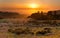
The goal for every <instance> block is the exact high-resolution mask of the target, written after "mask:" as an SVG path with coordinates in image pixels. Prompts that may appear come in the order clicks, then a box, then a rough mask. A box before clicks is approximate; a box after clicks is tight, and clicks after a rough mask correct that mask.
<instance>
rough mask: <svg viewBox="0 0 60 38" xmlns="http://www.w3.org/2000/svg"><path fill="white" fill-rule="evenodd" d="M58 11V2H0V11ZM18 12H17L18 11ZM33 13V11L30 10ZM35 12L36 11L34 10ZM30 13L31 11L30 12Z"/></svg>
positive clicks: (52, 0) (57, 0)
mask: <svg viewBox="0 0 60 38" xmlns="http://www.w3.org/2000/svg"><path fill="white" fill-rule="evenodd" d="M33 8H34V9H35V8H36V9H38V10H43V11H46V10H59V9H60V0H0V10H3V11H5V10H9V11H11V10H12V11H13V10H15V11H16V10H19V9H20V10H29V9H30V10H31V9H33ZM20 10H19V11H20ZM32 11H34V10H32ZM35 11H36V10H35ZM30 12H31V11H30Z"/></svg>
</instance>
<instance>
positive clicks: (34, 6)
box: [28, 3, 38, 8]
mask: <svg viewBox="0 0 60 38" xmlns="http://www.w3.org/2000/svg"><path fill="white" fill-rule="evenodd" d="M28 6H29V8H38V4H35V3H31V4H28Z"/></svg>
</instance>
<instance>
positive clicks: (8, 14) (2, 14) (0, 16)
mask: <svg viewBox="0 0 60 38" xmlns="http://www.w3.org/2000/svg"><path fill="white" fill-rule="evenodd" d="M20 17H21V14H19V13H16V12H3V11H0V19H3V18H20Z"/></svg>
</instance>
